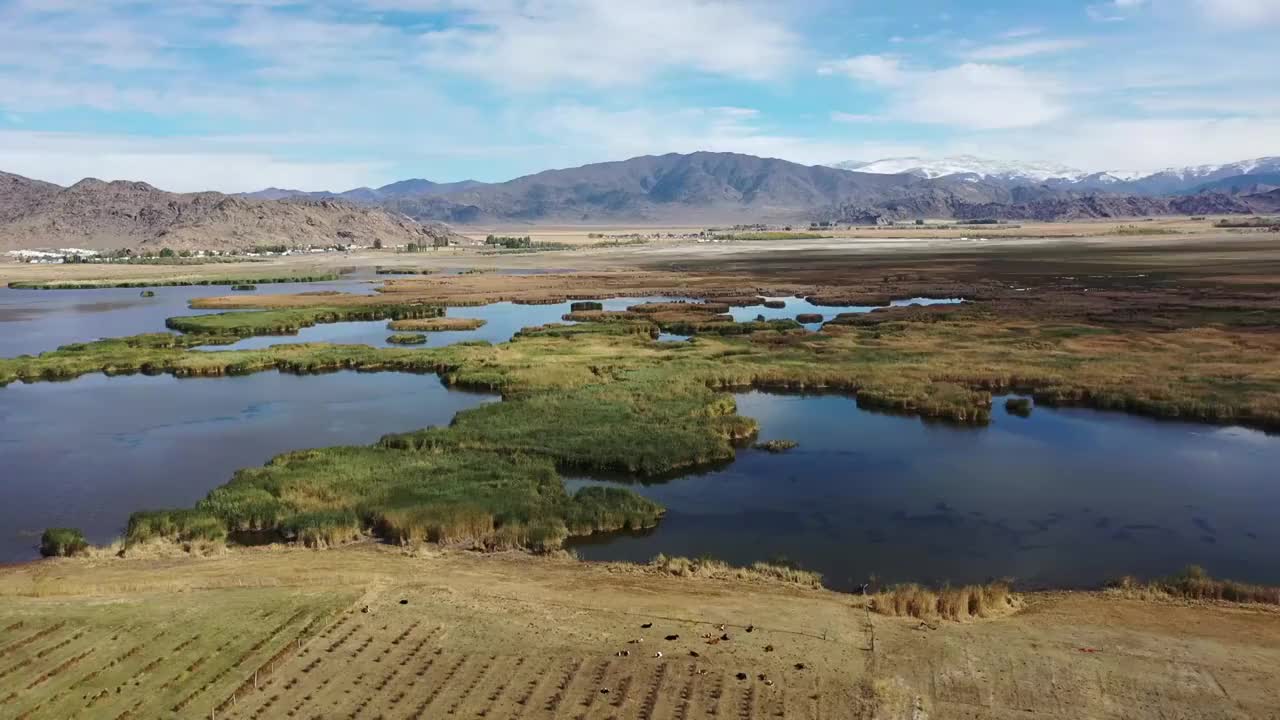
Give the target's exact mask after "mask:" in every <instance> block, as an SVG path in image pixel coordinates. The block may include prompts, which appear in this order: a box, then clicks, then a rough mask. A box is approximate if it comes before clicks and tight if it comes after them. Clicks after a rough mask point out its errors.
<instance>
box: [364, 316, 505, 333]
mask: <svg viewBox="0 0 1280 720" xmlns="http://www.w3.org/2000/svg"><path fill="white" fill-rule="evenodd" d="M485 322H486V321H485V320H483V319H481V318H456V317H431V318H416V319H411V320H392V321H391V322H390V323H388V324H387V328H388V329H390V330H396V331H402V332H444V331H449V330H453V331H459V330H478V329H480V328H482V327H484V325H485Z"/></svg>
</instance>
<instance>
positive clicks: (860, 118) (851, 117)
mask: <svg viewBox="0 0 1280 720" xmlns="http://www.w3.org/2000/svg"><path fill="white" fill-rule="evenodd" d="M831 119H832V120H833V121H834V122H838V123H869V122H877V121H879V120H881V119H882V118H881V117H879V116H878V115H868V114H865V113H847V112H840V111H839V110H836V111H834V112H832V113H831Z"/></svg>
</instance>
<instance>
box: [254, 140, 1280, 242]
mask: <svg viewBox="0 0 1280 720" xmlns="http://www.w3.org/2000/svg"><path fill="white" fill-rule="evenodd" d="M1273 172H1280V158H1262V159H1259V160H1253V161H1247V162H1242V163H1233V164H1230V165H1222V166H1211V167H1210V166H1206V167H1200V168H1184V169H1178V170H1166V171H1162V172H1160V173H1153V174H1150V175H1136V174H1122V173H1086V172H1084V171H1078V170H1073V169H1071V168H1066V167H1064V166H1060V165H1053V164H1047V163H1005V162H994V161H987V160H982V159H980V158H975V157H971V156H960V157H954V158H947V159H944V160H940V161H923V160H921V159H919V158H892V159H887V160H880V161H876V162H872V163H837V164H836V165H835V166H823V165H816V166H806V165H799V164H796V163H791V162H787V161H785V160H778V159H771V158H760V157H754V156H751V155H740V154H736V153H711V152H695V153H690V154H676V153H671V154H667V155H646V156H641V157H636V158H631V159H630V160H624V161H618V162H605V163H596V164H592V165H584V166H582V167H578V168H568V169H561V170H547V171H544V172H540V173H536V174H534V175H527V176H524V177H520V178H516V179H514V180H510V181H507V182H502V183H481V182H476V181H472V180H468V181H463V182H459V183H445V184H442V183H434V182H430V181H427V180H407V181H402V182H399V183H393V184H392V185H387V186H384V187H381V188H376V189H373V188H357V189H355V190H348V191H345V192H340V193H315V192H306V193H302V192H300V191H282V190H278V189H269V190H264V191H261V192H258V193H252V194H250V197H255V198H279V197H309V198H324V197H333V198H340V199H345V200H350V201H352V202H356V203H362V204H372V205H378V206H381V207H384V208H386V209H388V210H392V211H395V212H398V213H402V214H404V215H407V216H409V217H413V218H417V219H419V220H439V221H445V222H451V223H461V224H485V223H491V224H501V223H587V224H594V223H609V222H638V223H689V224H699V223H732V222H786V223H796V222H807V221H809V220H812V219H815V218H820V219H841V220H848V221H851V222H871V223H874V222H883V221H887V220H902V219H908V218H916V217H934V218H950V217H963V218H972V217H986V216H991V217H1000V218H1006V217H1007V218H1023V217H1030V218H1033V219H1040V220H1053V219H1066V218H1083V217H1127V216H1131V215H1134V214H1169V213H1182V212H1187V213H1191V214H1208V213H1215V214H1217V213H1239V212H1249V211H1250V210H1251V209H1252V208H1251V206H1250V205H1249V203H1248V201H1247V200H1245V199H1244V196H1245V195H1247V194H1250V193H1253V192H1265V191H1267V190H1270V189H1272V188H1273V187H1274V185H1271V184H1269V182H1270V180H1272V179H1273V178H1272V177H1271V175H1272V174H1273ZM1215 183H1221V185H1215ZM1202 186H1203V187H1202ZM1179 195H1187V196H1192V197H1184V198H1182V199H1177V198H1176V197H1174V196H1179ZM1131 196H1132V197H1133V198H1135V199H1134V200H1132V201H1128V200H1125V201H1122V200H1120V198H1129V197H1131ZM1166 197H1168V198H1170V199H1168V200H1162V198H1166ZM1023 213H1030V215H1023Z"/></svg>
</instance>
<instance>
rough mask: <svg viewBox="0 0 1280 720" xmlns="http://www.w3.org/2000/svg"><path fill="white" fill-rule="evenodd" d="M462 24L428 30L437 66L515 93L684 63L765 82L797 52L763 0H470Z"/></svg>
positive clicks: (633, 75) (605, 83)
mask: <svg viewBox="0 0 1280 720" xmlns="http://www.w3.org/2000/svg"><path fill="white" fill-rule="evenodd" d="M445 4H446V5H452V6H460V11H461V13H462V18H463V22H462V23H460V24H458V25H455V26H453V27H449V28H446V29H443V30H437V31H432V32H428V33H425V34H423V35H422V37H421V43H422V47H423V49H424V52H423V64H424V66H425V67H426V68H427V69H428V70H430V71H439V70H451V71H457V72H462V73H466V74H468V75H473V76H476V77H479V78H481V79H484V80H486V81H488V82H491V83H494V84H497V85H500V86H503V87H505V88H507V89H510V90H517V91H529V90H536V89H542V88H545V87H547V86H549V85H552V84H556V83H567V84H581V85H587V86H589V87H594V88H603V87H614V86H628V85H635V84H638V83H642V82H644V81H646V80H649V79H651V78H653V77H655V76H659V75H661V74H663V73H665V72H668V71H672V70H674V69H677V68H685V69H688V70H692V71H695V72H700V73H707V74H711V75H720V76H729V77H739V78H746V79H750V80H766V79H771V78H775V77H778V76H779V75H780V74H781V73H783V72H784V71H785V70H786V69H787V68H788V67H790V66H791V65H792V64H793V62H794V61H795V59H796V58H797V57H798V55H799V54H800V52H801V51H800V42H799V39H798V38H797V36H795V35H794V34H793V33H792V32H791V31H790V30H789V29H788V28H787V26H786V25H785V24H784V23H782V22H781V21H779V20H778V19H776V18H773V17H771V16H770V15H769V14H768V13H767V12H766V10H767V6H765V5H763V4H760V3H756V2H732V1H730V0H702V1H701V2H687V1H683V0H648V1H647V2H637V3H619V2H615V0H562V1H561V2H535V1H533V0H505V1H504V0H470V1H469V2H457V1H455V2H453V3H445Z"/></svg>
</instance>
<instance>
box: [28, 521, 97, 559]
mask: <svg viewBox="0 0 1280 720" xmlns="http://www.w3.org/2000/svg"><path fill="white" fill-rule="evenodd" d="M88 549H89V543H88V542H87V541H86V540H85V539H84V533H83V532H81V531H80V530H79V528H49V529H47V530H45V531H44V534H43V535H41V536H40V554H41V555H43V556H44V557H71V556H72V555H79V554H80V553H82V552H84V551H85V550H88Z"/></svg>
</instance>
